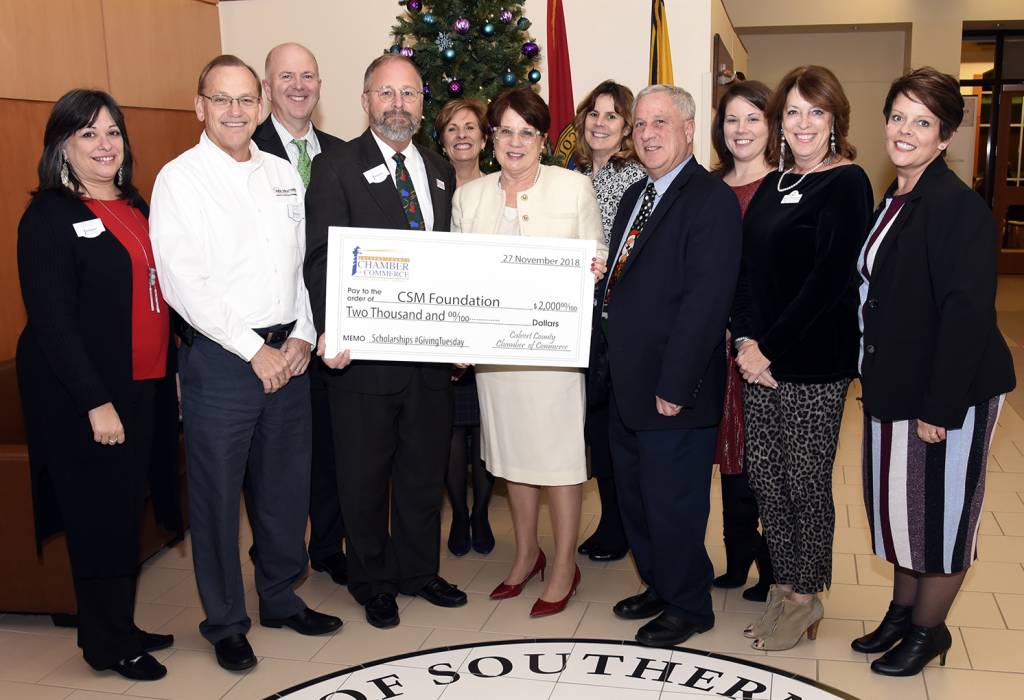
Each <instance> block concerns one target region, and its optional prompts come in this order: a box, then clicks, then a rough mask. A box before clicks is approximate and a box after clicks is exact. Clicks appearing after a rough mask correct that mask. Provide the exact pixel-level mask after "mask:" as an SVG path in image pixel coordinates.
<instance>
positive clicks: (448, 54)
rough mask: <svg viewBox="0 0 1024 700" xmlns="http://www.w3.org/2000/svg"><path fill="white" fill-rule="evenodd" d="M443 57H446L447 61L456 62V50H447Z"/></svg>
mask: <svg viewBox="0 0 1024 700" xmlns="http://www.w3.org/2000/svg"><path fill="white" fill-rule="evenodd" d="M442 55H443V56H444V60H446V61H454V60H455V49H445V50H444V53H443V54H442Z"/></svg>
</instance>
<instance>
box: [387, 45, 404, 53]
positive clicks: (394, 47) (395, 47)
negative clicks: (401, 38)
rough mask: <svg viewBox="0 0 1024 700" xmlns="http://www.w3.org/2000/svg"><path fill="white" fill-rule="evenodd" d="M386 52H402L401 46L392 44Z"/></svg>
mask: <svg viewBox="0 0 1024 700" xmlns="http://www.w3.org/2000/svg"><path fill="white" fill-rule="evenodd" d="M388 52H389V53H401V52H402V47H401V46H399V45H398V44H392V45H391V48H390V49H388Z"/></svg>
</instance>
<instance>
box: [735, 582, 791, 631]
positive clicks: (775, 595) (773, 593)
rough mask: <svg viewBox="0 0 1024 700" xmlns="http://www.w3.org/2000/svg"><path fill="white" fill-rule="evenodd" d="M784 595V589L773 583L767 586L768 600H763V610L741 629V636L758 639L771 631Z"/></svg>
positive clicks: (780, 609)
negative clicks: (759, 615)
mask: <svg viewBox="0 0 1024 700" xmlns="http://www.w3.org/2000/svg"><path fill="white" fill-rule="evenodd" d="M786 595H787V593H786V591H784V590H782V589H781V588H779V587H778V586H777V585H776V584H774V583H773V584H772V585H771V586H770V587H769V588H768V600H767V601H765V604H764V612H763V613H761V617H759V618H757V620H755V621H754V622H753V623H751V624H749V625H747V627H746V629H744V630H743V636H744V637H746V638H748V639H760V638H762V637H764V636H765V635H766V634H768V633H769V632H771V630H772V627H774V626H775V620H776V619H777V618H778V617H779V614H780V613H781V612H782V601H783V600H784V599H785V597H786Z"/></svg>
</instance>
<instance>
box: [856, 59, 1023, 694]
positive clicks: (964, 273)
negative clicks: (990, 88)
mask: <svg viewBox="0 0 1024 700" xmlns="http://www.w3.org/2000/svg"><path fill="white" fill-rule="evenodd" d="M963 110H964V101H963V98H962V97H961V96H960V86H959V84H958V82H957V80H956V78H954V77H953V76H950V75H945V74H943V73H939V72H938V71H936V70H935V69H933V68H920V69H918V70H915V71H912V72H910V73H908V74H906V75H904V76H903V77H901V78H898V79H897V80H896V81H895V82H893V84H892V87H891V88H890V89H889V94H888V96H887V97H886V100H885V109H884V114H885V118H886V125H885V143H886V150H887V152H888V154H889V158H890V159H891V160H892V162H893V165H894V166H895V167H896V181H895V182H894V183H893V184H892V185H891V186H890V187H889V190H888V191H887V192H886V194H885V200H884V201H883V202H882V204H881V205H880V206H879V208H878V210H877V211H876V215H875V224H874V226H873V227H872V229H871V232H870V234H869V235H868V238H867V241H866V242H865V244H864V247H863V249H862V250H861V254H860V257H859V260H858V265H857V267H858V271H859V272H860V275H861V278H862V283H861V287H860V298H861V327H862V329H863V338H862V342H861V355H860V370H861V376H862V380H861V381H862V384H863V389H864V430H865V434H864V457H863V466H864V498H865V505H866V507H867V514H868V522H869V524H870V527H871V536H872V542H873V545H874V550H875V553H876V554H877V555H878V556H880V557H882V558H883V559H885V560H886V561H889V562H891V563H892V564H893V566H894V567H895V576H894V582H893V599H892V602H891V603H890V605H889V610H888V612H887V613H886V615H885V619H883V620H882V623H881V624H880V625H879V626H878V628H877V629H875V630H873V631H872V632H871V633H869V634H867V635H865V636H863V637H861V638H859V639H857V640H855V641H854V642H853V644H852V646H853V648H854V650H856V651H859V652H862V653H878V652H883V651H886V650H888V651H887V652H886V653H885V654H884V655H883V656H881V657H880V658H878V659H876V660H875V661H874V662H873V663H872V664H871V670H873V671H875V672H876V673H881V674H884V675H890V676H908V675H914V674H916V673H919V672H920V671H921V669H922V668H924V666H925V665H926V664H927V663H928V662H929V661H931V660H932V659H933V658H935V657H936V656H939V657H940V663H942V664H944V663H945V660H946V652H947V651H948V650H949V647H950V645H951V643H952V642H951V637H950V633H949V630H948V629H947V628H946V625H945V619H946V614H947V613H948V612H949V608H950V606H951V605H952V604H953V600H954V598H955V597H956V594H957V592H958V591H959V589H960V584H961V583H962V582H963V579H964V575H965V574H966V573H967V568H968V567H969V566H970V565H971V563H972V562H973V561H974V559H975V557H976V556H977V549H976V548H977V541H978V523H979V520H980V517H981V502H982V498H983V496H984V491H985V464H986V461H987V458H988V449H989V445H990V443H991V441H992V435H993V433H994V431H995V424H996V419H997V417H998V415H999V409H1000V407H1001V405H1002V401H1003V395H1004V394H1005V393H1006V392H1008V391H1010V390H1011V389H1013V387H1014V384H1015V379H1014V372H1013V360H1012V358H1011V357H1010V352H1009V350H1008V349H1007V347H1006V342H1005V341H1004V340H1003V337H1002V335H1001V334H1000V332H999V329H998V328H997V327H996V313H995V295H996V240H997V238H996V231H995V226H994V222H993V219H992V212H991V211H990V210H989V208H988V207H987V206H986V205H985V203H984V202H983V201H982V200H981V198H980V197H978V195H977V194H975V193H974V192H973V191H972V190H971V189H970V188H969V187H968V186H967V185H965V184H964V183H963V182H961V180H960V179H959V178H958V177H957V176H956V175H955V174H954V173H953V172H952V171H951V170H950V169H949V168H948V167H946V163H945V161H944V159H943V155H944V153H945V150H946V147H947V146H948V145H949V141H950V139H951V138H952V137H953V133H954V131H955V130H956V128H957V127H958V126H959V125H960V122H961V120H962V119H963ZM897 642H898V644H897ZM894 644H895V645H896V646H895V647H893V645H894ZM890 647H892V648H891V649H890Z"/></svg>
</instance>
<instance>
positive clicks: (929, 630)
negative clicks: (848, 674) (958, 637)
mask: <svg viewBox="0 0 1024 700" xmlns="http://www.w3.org/2000/svg"><path fill="white" fill-rule="evenodd" d="M951 646H953V637H952V635H950V633H949V628H948V627H946V625H945V623H943V624H941V625H936V626H935V627H919V626H918V625H911V626H910V629H909V631H907V633H906V634H905V635H904V636H903V640H902V641H900V643H899V644H897V645H896V646H895V647H893V648H892V649H890V650H889V651H887V652H885V653H884V654H883V655H882V656H880V657H879V658H877V659H875V660H874V661H872V662H871V670H872V671H874V672H875V673H880V674H882V675H883V676H916V675H917V674H918V673H920V672H921V669H923V668H924V667H925V666H927V665H928V662H929V661H931V660H932V659H934V658H935V657H936V656H938V657H939V665H940V666H945V665H946V652H948V651H949V648H950V647H951Z"/></svg>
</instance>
